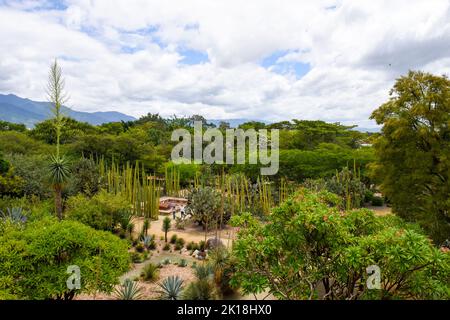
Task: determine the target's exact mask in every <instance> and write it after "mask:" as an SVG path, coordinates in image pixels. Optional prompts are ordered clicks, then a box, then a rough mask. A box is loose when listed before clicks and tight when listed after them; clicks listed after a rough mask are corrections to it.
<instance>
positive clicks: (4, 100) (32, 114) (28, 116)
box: [0, 94, 136, 128]
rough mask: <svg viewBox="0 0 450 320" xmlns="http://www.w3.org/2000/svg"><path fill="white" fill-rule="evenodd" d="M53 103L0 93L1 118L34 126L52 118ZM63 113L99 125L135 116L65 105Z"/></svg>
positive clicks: (130, 118)
mask: <svg viewBox="0 0 450 320" xmlns="http://www.w3.org/2000/svg"><path fill="white" fill-rule="evenodd" d="M50 110H51V105H50V103H48V102H39V101H33V100H30V99H25V98H21V97H18V96H16V95H14V94H8V95H4V94H0V120H3V121H8V122H14V123H23V124H25V125H26V126H27V127H28V128H32V127H34V125H35V124H36V123H38V122H41V121H43V120H46V119H48V118H50V117H51V116H52V115H51V111H50ZM63 113H64V115H66V116H69V117H71V118H73V119H75V120H78V121H83V122H87V123H90V124H93V125H99V124H102V123H107V122H116V121H121V120H123V121H132V120H136V119H135V118H133V117H131V116H128V115H126V114H123V113H120V112H115V111H106V112H92V113H91V112H81V111H75V110H72V109H70V108H68V107H63Z"/></svg>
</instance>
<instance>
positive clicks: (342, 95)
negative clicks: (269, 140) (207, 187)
mask: <svg viewBox="0 0 450 320" xmlns="http://www.w3.org/2000/svg"><path fill="white" fill-rule="evenodd" d="M0 39H1V41H0V93H4V94H5V93H13V94H17V95H19V96H21V97H26V98H30V99H33V100H39V101H43V100H45V99H46V95H45V85H46V81H47V74H48V70H49V66H50V64H51V63H52V61H53V60H54V59H55V58H57V59H58V62H59V64H60V65H61V67H62V69H63V74H64V76H65V79H66V90H67V92H68V94H69V96H70V100H69V102H68V103H67V105H68V106H69V107H71V108H73V109H75V110H79V111H89V112H92V111H119V112H123V113H126V114H129V115H132V116H135V117H139V116H142V115H145V114H147V113H149V112H150V113H159V114H160V115H162V116H171V115H174V114H176V115H177V116H188V115H192V114H202V115H203V116H205V117H206V118H208V119H236V118H245V119H260V120H266V121H270V122H274V121H281V120H289V119H293V118H295V119H310V120H313V119H314V120H315V119H320V120H324V121H329V122H341V123H344V124H358V125H359V126H360V127H365V128H371V127H374V126H375V124H374V122H373V121H371V120H369V117H370V114H371V113H372V111H373V110H375V109H376V108H377V107H378V106H380V105H381V104H382V103H383V102H385V101H387V100H388V99H389V90H390V88H391V87H392V86H393V84H394V83H395V79H397V78H398V77H400V76H402V75H405V74H406V73H407V72H408V70H423V71H427V72H431V73H434V74H437V75H447V76H448V75H450V1H448V0H428V1H424V0H417V1H412V0H405V1H403V0H388V1H385V0H376V1H374V0H370V1H365V0H354V1H346V0H318V1H317V0H315V1H312V0H310V1H302V0H292V1H289V0H272V1H266V0H245V1H243V0H238V1H235V0H216V1H211V0H159V1H151V0H142V1H141V0H121V1H119V0H79V1H73V0H67V1H31V0H24V1H9V0H0Z"/></svg>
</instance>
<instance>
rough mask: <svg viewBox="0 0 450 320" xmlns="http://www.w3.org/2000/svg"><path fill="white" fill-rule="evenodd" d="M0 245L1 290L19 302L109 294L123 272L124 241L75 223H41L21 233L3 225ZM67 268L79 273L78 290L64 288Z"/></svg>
mask: <svg viewBox="0 0 450 320" xmlns="http://www.w3.org/2000/svg"><path fill="white" fill-rule="evenodd" d="M0 243H1V244H2V245H1V246H0V270H1V272H0V284H1V288H2V289H4V290H6V291H7V292H8V293H9V294H12V295H15V296H17V297H18V298H21V299H57V298H59V299H72V298H73V297H74V296H75V295H76V294H79V293H83V292H85V293H92V292H94V291H102V292H111V291H112V290H113V288H114V285H115V284H117V283H118V278H119V276H121V275H122V274H123V273H125V272H126V271H127V270H128V268H129V262H130V260H129V254H128V245H127V243H126V242H125V241H123V240H120V239H119V238H117V237H116V236H114V235H112V234H111V233H108V232H103V231H97V230H94V229H92V228H90V227H88V226H85V225H83V224H81V223H79V222H76V221H68V220H63V221H58V220H56V219H55V218H45V219H43V220H40V221H35V222H31V223H27V224H26V225H25V228H17V227H15V226H13V225H9V226H8V227H7V228H6V229H5V230H4V232H3V234H2V235H1V236H0ZM71 265H76V266H78V267H79V268H80V270H81V275H82V276H81V289H80V290H69V289H68V288H67V285H66V280H67V278H68V276H69V275H68V274H67V269H68V266H71ZM2 289H0V291H1V290H2Z"/></svg>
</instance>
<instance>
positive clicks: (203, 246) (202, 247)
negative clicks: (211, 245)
mask: <svg viewBox="0 0 450 320" xmlns="http://www.w3.org/2000/svg"><path fill="white" fill-rule="evenodd" d="M205 249H206V242H205V241H203V240H201V241H200V242H199V243H198V250H200V251H205Z"/></svg>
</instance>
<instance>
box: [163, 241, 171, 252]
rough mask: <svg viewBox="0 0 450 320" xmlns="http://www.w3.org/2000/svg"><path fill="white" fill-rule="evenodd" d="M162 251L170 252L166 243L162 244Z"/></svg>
mask: <svg viewBox="0 0 450 320" xmlns="http://www.w3.org/2000/svg"><path fill="white" fill-rule="evenodd" d="M162 249H163V250H164V251H169V250H170V244H168V243H166V244H164V247H163V248H162Z"/></svg>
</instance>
